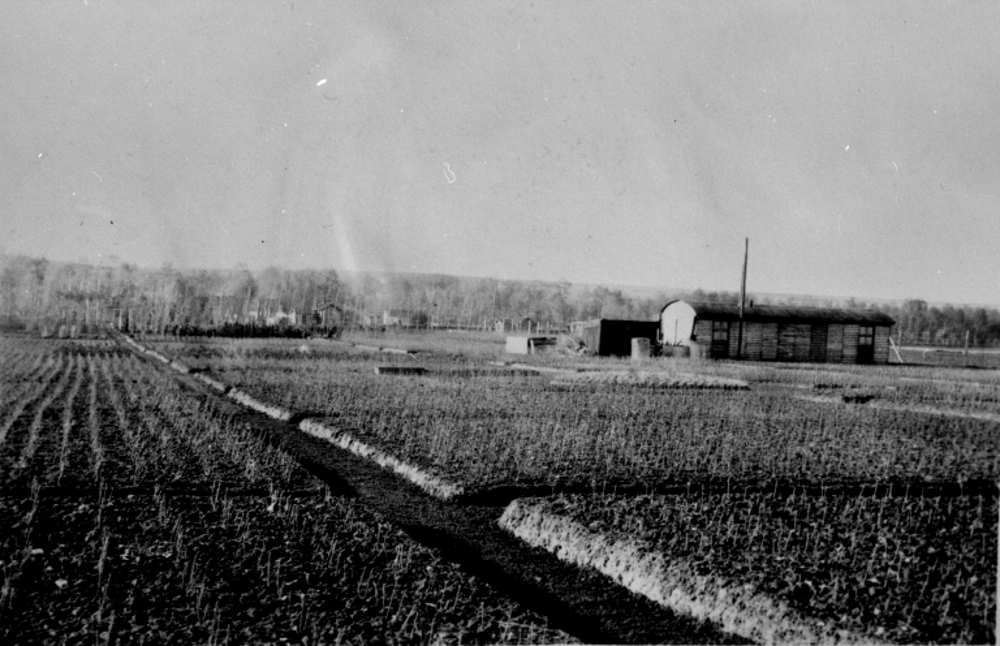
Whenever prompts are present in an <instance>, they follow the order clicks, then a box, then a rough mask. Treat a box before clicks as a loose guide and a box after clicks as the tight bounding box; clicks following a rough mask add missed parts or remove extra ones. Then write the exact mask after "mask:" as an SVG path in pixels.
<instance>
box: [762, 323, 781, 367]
mask: <svg viewBox="0 0 1000 646" xmlns="http://www.w3.org/2000/svg"><path fill="white" fill-rule="evenodd" d="M757 325H759V326H760V330H761V337H762V339H761V348H760V358H761V360H763V361H775V360H776V359H777V358H778V324H777V323H758V324H757Z"/></svg>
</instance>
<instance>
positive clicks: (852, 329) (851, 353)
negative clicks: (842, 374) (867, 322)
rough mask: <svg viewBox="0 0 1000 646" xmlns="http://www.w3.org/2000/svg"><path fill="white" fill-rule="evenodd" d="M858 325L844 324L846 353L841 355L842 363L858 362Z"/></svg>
mask: <svg viewBox="0 0 1000 646" xmlns="http://www.w3.org/2000/svg"><path fill="white" fill-rule="evenodd" d="M858 327H859V326H858V324H857V323H846V324H844V353H843V354H842V355H841V358H840V361H841V363H857V362H858Z"/></svg>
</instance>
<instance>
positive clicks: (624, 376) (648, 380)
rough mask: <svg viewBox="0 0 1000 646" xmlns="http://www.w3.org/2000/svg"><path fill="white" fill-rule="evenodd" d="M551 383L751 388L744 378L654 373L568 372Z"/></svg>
mask: <svg viewBox="0 0 1000 646" xmlns="http://www.w3.org/2000/svg"><path fill="white" fill-rule="evenodd" d="M551 383H552V384H553V385H556V386H578V385H592V384H593V385H610V384H616V385H622V386H643V387H647V388H721V389H723V390H747V389H748V388H749V386H748V384H747V382H745V381H743V380H742V379H730V378H726V377H712V376H709V375H694V374H671V373H664V372H650V371H648V370H639V371H631V370H609V371H601V372H583V373H568V374H561V375H559V376H558V377H556V378H555V379H553V380H552V382H551Z"/></svg>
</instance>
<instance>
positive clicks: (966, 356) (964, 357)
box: [962, 330, 969, 368]
mask: <svg viewBox="0 0 1000 646" xmlns="http://www.w3.org/2000/svg"><path fill="white" fill-rule="evenodd" d="M962 366H963V367H966V368H968V367H969V331H968V330H966V331H965V350H964V351H963V352H962Z"/></svg>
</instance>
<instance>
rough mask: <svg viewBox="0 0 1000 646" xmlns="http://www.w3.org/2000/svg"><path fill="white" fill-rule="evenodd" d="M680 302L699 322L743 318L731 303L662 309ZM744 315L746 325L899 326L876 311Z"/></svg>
mask: <svg viewBox="0 0 1000 646" xmlns="http://www.w3.org/2000/svg"><path fill="white" fill-rule="evenodd" d="M680 302H683V303H685V304H687V305H689V306H690V307H691V309H693V310H694V312H695V314H696V315H697V316H698V317H699V318H705V319H711V320H715V321H737V320H739V318H740V307H739V305H730V304H728V303H702V302H690V301H672V302H670V303H667V304H666V306H664V308H663V309H664V310H666V309H667V307H670V306H671V305H672V304H674V303H680ZM743 312H744V313H743V320H744V321H760V322H774V323H820V322H822V323H867V324H869V325H894V324H895V323H896V321H895V320H894V319H893V318H892V317H891V316H889V315H888V314H884V313H882V312H877V311H875V310H851V309H843V308H834V307H796V306H791V305H756V306H754V307H747V308H746V309H744V311H743ZM661 314H662V310H661Z"/></svg>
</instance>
